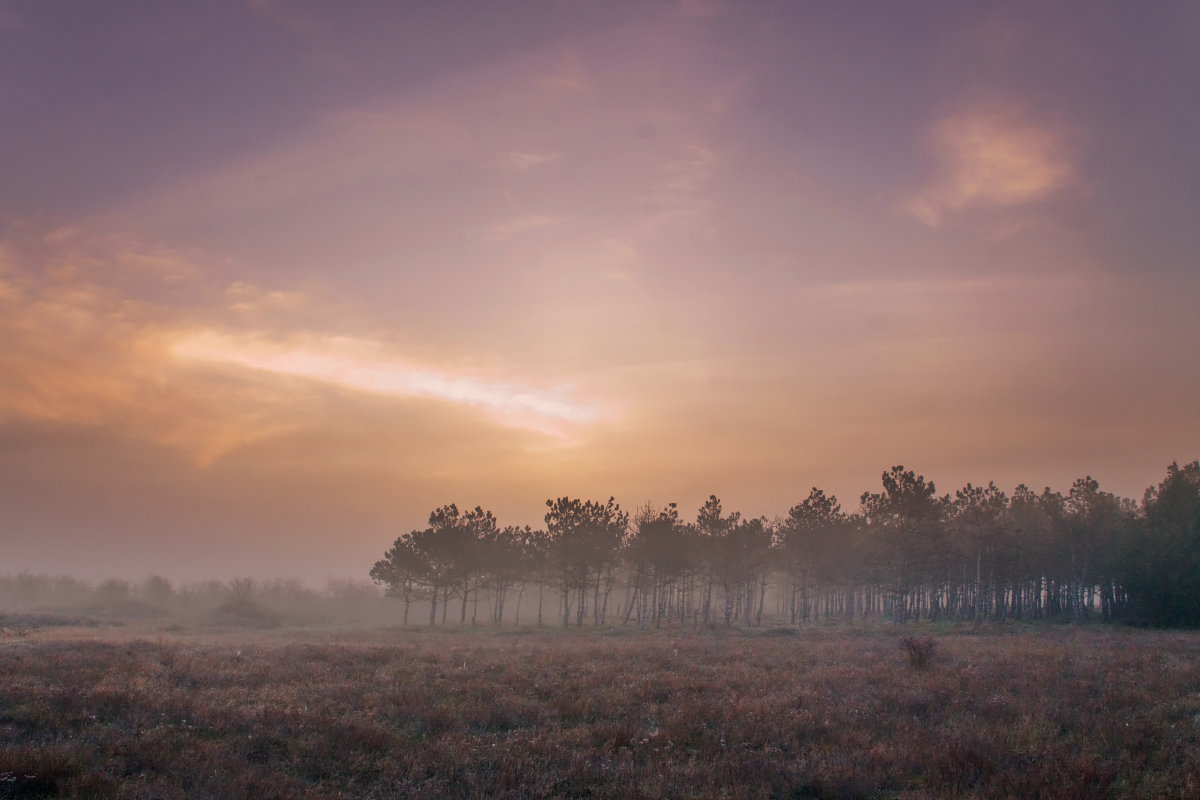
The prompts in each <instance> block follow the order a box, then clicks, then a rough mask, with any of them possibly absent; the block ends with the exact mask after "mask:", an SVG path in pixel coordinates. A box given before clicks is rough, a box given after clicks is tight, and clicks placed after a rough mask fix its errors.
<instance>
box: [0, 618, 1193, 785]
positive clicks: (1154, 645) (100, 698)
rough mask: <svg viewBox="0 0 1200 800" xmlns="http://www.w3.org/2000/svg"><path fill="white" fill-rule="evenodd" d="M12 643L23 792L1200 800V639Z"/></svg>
mask: <svg viewBox="0 0 1200 800" xmlns="http://www.w3.org/2000/svg"><path fill="white" fill-rule="evenodd" d="M614 633H616V634H617V635H603V634H594V633H593V634H591V635H580V634H561V633H554V634H550V633H534V632H525V633H522V634H508V635H496V634H475V635H468V634H454V633H419V634H418V633H409V632H399V631H386V632H379V633H377V634H374V635H371V636H367V635H365V634H356V635H353V636H347V637H342V638H341V639H331V638H329V637H325V638H322V637H321V636H318V635H317V634H314V633H307V634H302V635H303V636H305V637H307V638H297V635H296V634H293V635H292V636H291V637H288V636H284V635H281V634H277V633H276V632H269V633H266V634H254V635H252V634H250V633H243V634H241V635H240V636H225V637H223V638H215V637H213V638H195V639H189V638H186V637H176V638H173V639H161V640H160V639H155V638H141V639H139V638H136V637H133V638H130V637H126V638H123V639H117V638H115V636H114V637H105V636H104V635H97V634H96V633H95V632H92V633H91V634H89V635H87V636H84V635H83V634H82V633H78V634H76V635H70V634H69V633H68V632H64V631H60V632H58V633H56V634H54V635H53V636H51V635H43V634H41V633H39V632H34V633H33V634H32V635H29V636H26V637H24V638H11V639H7V640H4V641H3V642H0V798H18V797H20V798H24V797H51V796H61V797H112V798H161V799H162V800H167V798H184V797H188V798H218V797H219V798H243V797H244V798H291V797H309V798H336V797H346V798H350V797H355V798H358V797H406V798H407V797H412V798H484V797H489V798H490V797H514V798H516V797H521V798H525V797H616V798H643V797H644V798H657V797H690V798H716V797H744V798H804V797H824V798H855V797H912V798H928V797H958V798H968V797H988V798H993V797H1014V798H1027V797H1028V798H1036V797H1043V798H1101V797H1112V798H1126V797H1132V798H1137V797H1145V798H1163V797H1178V798H1193V797H1200V635H1197V634H1194V633H1162V632H1147V631H1134V630H1116V629H1084V630H1080V629H1075V628H1067V627H1056V628H1035V629H1023V630H1020V631H1018V630H1017V629H1015V628H1012V627H1008V628H1002V629H998V630H993V631H991V632H988V633H982V634H976V633H973V632H968V631H965V630H964V631H963V632H952V631H929V632H928V635H931V636H933V637H934V639H933V641H936V649H931V650H930V653H929V657H928V659H927V662H926V664H925V667H924V668H923V669H921V670H913V669H911V668H910V666H909V664H908V658H907V656H906V653H905V650H904V649H903V648H902V647H901V638H902V634H901V632H900V631H897V630H895V629H890V628H878V629H869V630H816V631H806V632H802V633H800V634H799V635H795V636H778V635H776V636H767V635H761V634H759V635H750V634H741V635H727V636H717V635H708V634H704V635H689V636H680V637H678V638H666V637H653V636H649V635H625V634H621V633H620V632H614Z"/></svg>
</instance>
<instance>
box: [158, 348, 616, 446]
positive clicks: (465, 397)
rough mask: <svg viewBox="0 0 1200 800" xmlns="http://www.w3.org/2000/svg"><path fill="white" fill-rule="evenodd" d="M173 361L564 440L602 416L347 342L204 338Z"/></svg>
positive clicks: (553, 396) (555, 398)
mask: <svg viewBox="0 0 1200 800" xmlns="http://www.w3.org/2000/svg"><path fill="white" fill-rule="evenodd" d="M171 353H172V355H174V356H175V357H176V358H180V359H184V360H196V361H208V362H217V363H224V364H236V365H238V366H242V367H247V368H250V369H256V370H263V371H265V372H271V373H277V374H280V375H290V376H295V377H299V378H308V379H311V380H315V381H324V382H328V383H332V384H336V385H337V386H341V387H344V388H346V389H352V390H356V391H363V392H372V393H376V394H383V395H392V396H396V397H428V398H432V399H436V400H444V401H447V402H451V403H460V404H463V405H466V406H471V407H476V408H480V409H482V410H484V411H485V412H486V413H487V414H489V415H490V416H492V417H493V418H495V419H496V420H498V421H500V422H502V423H503V424H506V425H512V426H515V427H519V428H525V429H529V430H533V431H537V432H541V433H551V434H561V433H563V430H562V426H563V425H564V424H571V425H585V424H587V423H590V422H593V421H595V420H596V419H597V418H598V417H599V416H600V412H599V410H598V409H597V408H596V407H595V406H590V405H585V404H582V403H572V402H570V401H568V400H566V399H564V398H563V397H562V396H561V395H562V394H563V392H562V391H561V390H560V391H549V392H546V391H542V392H539V391H535V390H531V389H528V388H525V387H520V386H516V385H513V384H509V383H503V382H497V381H486V380H481V379H479V378H474V377H470V376H466V375H455V374H452V373H449V372H446V371H443V370H436V369H430V368H427V367H419V366H416V365H413V364H409V363H406V362H404V361H403V360H400V359H396V358H389V357H388V356H387V355H386V354H385V353H383V352H381V348H380V346H379V344H378V343H376V342H369V341H356V340H351V339H346V338H342V337H313V336H306V337H301V338H300V341H299V342H297V343H295V344H287V343H283V344H281V343H274V342H270V341H264V340H262V339H260V338H256V337H241V338H238V337H231V336H227V335H222V334H220V333H216V332H209V331H205V332H201V333H197V334H195V335H192V336H187V337H185V338H182V339H180V340H179V341H177V342H175V343H174V344H173V345H172V346H171Z"/></svg>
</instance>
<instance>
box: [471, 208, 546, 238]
mask: <svg viewBox="0 0 1200 800" xmlns="http://www.w3.org/2000/svg"><path fill="white" fill-rule="evenodd" d="M555 222H556V220H555V219H554V218H553V217H549V216H546V215H545V214H521V215H520V216H516V217H513V218H512V219H508V220H505V221H504V222H497V223H495V224H494V225H489V226H487V227H486V228H484V229H483V233H482V234H481V235H480V237H479V238H480V239H482V240H483V241H485V242H504V241H508V240H509V239H511V238H513V237H514V236H517V235H519V234H522V233H528V232H530V231H536V230H540V229H541V228H546V227H549V226H551V225H553V224H554V223H555Z"/></svg>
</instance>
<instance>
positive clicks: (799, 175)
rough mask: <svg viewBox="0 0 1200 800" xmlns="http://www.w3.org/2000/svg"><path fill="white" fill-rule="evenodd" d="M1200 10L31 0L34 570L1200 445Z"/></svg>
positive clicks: (1061, 474)
mask: <svg viewBox="0 0 1200 800" xmlns="http://www.w3.org/2000/svg"><path fill="white" fill-rule="evenodd" d="M1197 42H1200V6H1198V5H1197V4H1196V3H1191V2H1178V3H1169V2H1155V3H1136V4H1134V3H1097V2H1080V3H1040V2H1039V3H996V4H994V5H992V6H990V7H989V6H988V5H987V4H982V3H971V4H966V3H960V4H953V3H911V4H880V3H849V2H847V3H800V2H778V3H769V2H754V3H732V2H730V3H722V2H717V1H716V0H686V1H685V2H678V3H674V2H672V3H619V2H600V1H599V0H596V2H585V1H583V0H563V1H562V2H544V3H535V2H525V3H503V4H501V3H484V2H474V3H453V2H446V3H382V2H381V3H359V2H350V1H348V2H344V3H336V4H335V3H325V2H316V1H315V0H308V1H304V0H250V1H249V2H243V3H239V2H233V1H232V0H230V2H215V1H214V2H194V3H156V2H122V1H121V0H113V1H112V2H105V3H97V2H84V1H82V0H81V1H80V2H57V1H56V0H29V1H28V2H20V1H18V0H0V109H3V124H2V125H0V151H2V152H3V153H4V154H5V157H4V158H2V159H0V507H2V508H3V509H4V515H3V517H2V518H0V552H3V553H4V555H3V556H2V557H0V572H3V571H16V570H19V569H26V568H28V569H32V570H35V571H51V572H57V571H67V572H73V573H76V574H80V575H85V576H88V577H95V576H100V575H110V574H119V575H127V576H130V577H138V576H141V575H144V574H146V573H148V572H151V571H154V572H160V573H163V574H166V575H169V576H173V577H181V578H191V577H207V576H213V577H228V576H230V575H234V574H259V575H300V576H303V577H305V578H308V579H312V580H319V579H320V578H322V577H324V576H326V575H332V576H356V577H363V576H365V575H366V572H367V570H368V569H369V567H370V564H371V563H372V562H373V561H374V559H375V558H377V557H378V556H379V554H381V553H382V551H383V549H384V548H385V547H386V546H387V545H388V544H389V543H390V542H391V540H392V539H393V538H394V537H395V536H396V535H398V534H399V533H401V532H403V531H405V530H408V529H410V528H413V527H418V526H420V525H422V524H423V522H424V519H425V517H426V516H427V515H428V513H429V511H430V510H431V509H432V508H434V507H436V506H439V505H442V504H444V503H450V502H454V503H457V504H459V505H460V506H474V505H476V504H481V505H484V506H485V507H488V508H491V509H493V510H494V511H496V513H497V514H498V516H500V518H501V522H502V523H514V524H515V523H521V524H524V523H527V522H528V523H533V524H538V523H540V521H541V515H542V513H543V510H544V508H543V501H544V500H545V499H546V498H547V497H551V496H560V495H564V494H570V495H576V496H585V497H594V498H607V497H608V496H609V495H616V497H617V499H618V501H620V502H621V503H623V504H624V505H625V506H626V507H630V508H631V507H633V506H636V505H638V504H641V503H644V502H646V501H647V500H653V501H654V502H656V503H660V504H662V503H666V502H670V501H676V502H679V503H680V506H681V507H682V508H683V509H684V510H685V512H686V513H690V511H689V509H694V508H696V507H698V506H699V505H700V503H701V502H702V500H703V499H704V498H705V497H707V496H708V494H710V493H717V494H719V495H720V496H721V497H722V499H723V500H724V501H725V505H726V507H728V508H732V509H740V510H741V511H743V513H746V514H750V515H758V514H765V515H767V516H773V515H776V514H780V513H783V512H785V511H786V510H787V508H788V507H789V506H790V505H792V504H794V503H796V502H799V501H800V500H802V499H803V498H804V496H806V495H807V493H808V489H809V488H810V487H811V486H814V485H817V486H820V487H822V488H824V489H826V490H827V491H831V492H834V493H836V494H838V495H839V496H840V497H841V499H842V501H843V504H844V505H845V506H846V507H847V508H848V509H854V508H856V506H857V497H858V495H859V494H860V493H861V492H862V491H864V490H868V489H871V490H874V489H876V488H877V486H878V479H879V474H880V472H882V471H883V470H885V469H887V468H889V467H890V466H891V465H893V464H905V465H907V466H910V467H913V468H916V469H917V470H919V471H920V472H922V473H924V474H925V475H927V476H928V477H930V478H932V479H933V480H935V481H936V482H937V483H938V486H939V489H941V490H943V491H952V490H953V489H954V488H956V487H958V486H961V485H962V484H964V483H966V482H967V481H972V482H976V483H978V482H984V483H986V482H987V481H988V480H995V481H996V482H997V483H998V484H1000V485H1001V486H1002V487H1004V488H1006V489H1011V488H1012V487H1013V486H1014V485H1015V484H1017V483H1020V482H1025V483H1028V484H1030V485H1033V486H1034V487H1035V488H1039V489H1040V488H1041V487H1042V486H1043V485H1047V484H1048V485H1050V486H1052V487H1054V488H1057V489H1062V490H1065V489H1067V488H1068V487H1069V486H1070V483H1071V481H1072V480H1074V479H1075V478H1076V477H1080V476H1082V475H1084V474H1092V475H1094V476H1095V477H1097V478H1098V479H1099V480H1100V481H1101V485H1102V487H1104V488H1106V489H1109V490H1111V491H1115V492H1118V493H1120V494H1124V495H1129V496H1135V497H1140V495H1141V492H1142V490H1143V489H1144V488H1145V487H1146V486H1147V485H1149V484H1151V483H1155V482H1157V481H1158V480H1159V479H1160V478H1161V476H1162V474H1163V473H1164V470H1165V466H1166V465H1167V464H1168V463H1169V462H1170V461H1172V460H1175V459H1179V460H1191V459H1194V458H1196V457H1197V456H1200V414H1198V413H1197V410H1198V409H1200V354H1198V353H1200V350H1198V347H1197V342H1200V314H1197V312H1196V308H1197V300H1198V299H1200V263H1198V261H1200V256H1198V254H1200V224H1198V223H1200V213H1198V212H1200V103H1197V102H1196V101H1195V92H1196V86H1197V84H1198V83H1200V47H1197V46H1196V43H1197Z"/></svg>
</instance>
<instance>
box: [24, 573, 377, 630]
mask: <svg viewBox="0 0 1200 800" xmlns="http://www.w3.org/2000/svg"><path fill="white" fill-rule="evenodd" d="M380 595H381V592H380V590H379V587H378V586H376V585H374V584H372V583H371V582H370V581H367V580H336V579H330V580H329V581H327V582H326V583H325V585H324V587H323V588H322V589H314V588H313V587H311V586H308V585H306V584H304V583H303V582H301V581H300V580H297V579H295V578H279V579H268V580H254V579H252V578H235V579H233V580H230V581H217V580H208V581H194V582H186V583H181V584H176V583H173V582H171V581H170V580H168V579H167V578H164V577H162V576H161V575H151V576H150V577H148V578H146V579H144V580H141V581H137V582H130V581H128V580H125V579H122V578H108V579H106V580H103V581H100V582H98V583H92V582H88V581H82V580H79V579H78V578H74V577H71V576H70V575H44V574H38V573H34V572H29V571H24V572H17V573H13V574H8V575H0V623H4V615H5V614H13V613H30V612H69V613H70V614H71V615H74V616H80V617H82V618H85V619H95V618H99V619H109V618H112V619H121V618H152V617H155V616H162V615H184V616H187V615H194V614H202V613H205V612H208V611H212V610H213V609H217V608H221V607H230V606H233V607H239V608H244V607H246V605H247V604H249V603H253V604H261V605H263V606H265V607H266V608H269V609H271V610H274V611H278V612H282V613H286V614H290V615H293V616H296V617H298V618H302V619H316V620H330V621H336V622H356V621H361V622H373V623H381V622H389V621H392V620H394V619H395V605H394V604H393V603H391V602H390V601H387V600H385V599H384V598H383V597H381V596H380Z"/></svg>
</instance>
